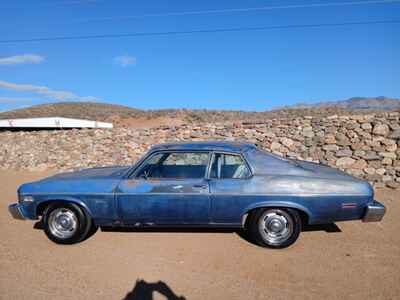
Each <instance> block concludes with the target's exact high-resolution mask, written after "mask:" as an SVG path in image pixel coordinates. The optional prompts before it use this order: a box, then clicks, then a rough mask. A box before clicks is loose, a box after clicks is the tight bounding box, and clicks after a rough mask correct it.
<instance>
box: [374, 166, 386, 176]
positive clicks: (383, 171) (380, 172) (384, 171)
mask: <svg viewBox="0 0 400 300" xmlns="http://www.w3.org/2000/svg"><path fill="white" fill-rule="evenodd" d="M375 173H376V174H378V175H385V173H386V169H384V168H379V169H377V170H375Z"/></svg>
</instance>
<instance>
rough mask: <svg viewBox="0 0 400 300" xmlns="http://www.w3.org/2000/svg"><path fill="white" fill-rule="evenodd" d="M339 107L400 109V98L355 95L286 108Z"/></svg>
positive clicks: (350, 108)
mask: <svg viewBox="0 0 400 300" xmlns="http://www.w3.org/2000/svg"><path fill="white" fill-rule="evenodd" d="M327 107H337V108H344V109H349V110H354V109H356V110H360V109H366V110H394V109H400V99H398V98H388V97H384V96H380V97H353V98H350V99H347V100H340V101H323V102H318V103H313V104H305V103H299V104H296V105H293V106H288V107H286V108H292V109H299V108H302V109H304V108H327Z"/></svg>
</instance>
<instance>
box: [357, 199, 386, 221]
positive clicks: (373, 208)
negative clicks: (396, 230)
mask: <svg viewBox="0 0 400 300" xmlns="http://www.w3.org/2000/svg"><path fill="white" fill-rule="evenodd" d="M385 212H386V208H385V206H384V205H383V204H382V203H379V202H378V201H374V202H372V203H371V204H369V205H368V206H367V208H366V209H365V213H364V217H363V219H362V221H363V222H379V221H381V220H382V218H383V216H384V215H385Z"/></svg>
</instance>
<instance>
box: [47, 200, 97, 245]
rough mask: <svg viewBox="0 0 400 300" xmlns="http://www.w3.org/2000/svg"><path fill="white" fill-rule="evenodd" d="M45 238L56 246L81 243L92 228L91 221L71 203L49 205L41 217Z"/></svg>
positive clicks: (81, 210) (80, 209)
mask: <svg viewBox="0 0 400 300" xmlns="http://www.w3.org/2000/svg"><path fill="white" fill-rule="evenodd" d="M43 225H44V231H45V233H46V235H47V237H48V238H49V239H50V240H52V241H53V242H55V243H58V244H74V243H78V242H80V241H82V240H83V239H85V237H86V236H87V235H88V234H89V232H90V230H91V229H92V228H93V225H92V219H91V218H90V217H89V216H87V214H86V213H85V211H84V210H83V209H82V208H80V207H79V206H78V205H76V204H73V203H64V202H57V203H54V204H50V205H49V206H48V207H47V209H46V210H45V212H44V215H43Z"/></svg>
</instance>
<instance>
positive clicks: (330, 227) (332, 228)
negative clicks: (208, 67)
mask: <svg viewBox="0 0 400 300" xmlns="http://www.w3.org/2000/svg"><path fill="white" fill-rule="evenodd" d="M33 228H35V229H40V230H43V223H42V221H38V222H36V223H35V224H34V226H33ZM100 229H101V231H104V232H136V233H146V232H166V233H168V232H169V233H230V234H232V233H235V234H237V235H238V236H239V237H241V238H242V239H244V240H245V241H247V242H248V243H251V244H253V245H254V244H256V243H255V242H254V241H253V240H252V239H251V238H250V236H249V235H248V234H247V232H246V230H245V229H243V228H209V227H164V226H163V227H151V226H147V227H146V226H144V227H111V226H102V227H100ZM96 231H97V228H95V229H94V230H93V231H91V232H90V234H89V235H88V236H87V237H86V238H85V240H86V239H88V238H89V237H90V236H92V235H93V234H94V233H95V232H96ZM301 231H302V232H312V231H325V232H326V233H339V232H342V230H341V229H340V228H339V227H338V226H337V225H336V224H335V223H330V224H318V225H305V226H303V228H302V230H301Z"/></svg>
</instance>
